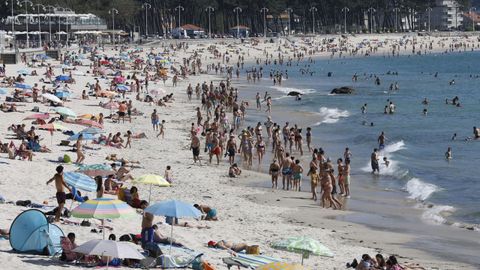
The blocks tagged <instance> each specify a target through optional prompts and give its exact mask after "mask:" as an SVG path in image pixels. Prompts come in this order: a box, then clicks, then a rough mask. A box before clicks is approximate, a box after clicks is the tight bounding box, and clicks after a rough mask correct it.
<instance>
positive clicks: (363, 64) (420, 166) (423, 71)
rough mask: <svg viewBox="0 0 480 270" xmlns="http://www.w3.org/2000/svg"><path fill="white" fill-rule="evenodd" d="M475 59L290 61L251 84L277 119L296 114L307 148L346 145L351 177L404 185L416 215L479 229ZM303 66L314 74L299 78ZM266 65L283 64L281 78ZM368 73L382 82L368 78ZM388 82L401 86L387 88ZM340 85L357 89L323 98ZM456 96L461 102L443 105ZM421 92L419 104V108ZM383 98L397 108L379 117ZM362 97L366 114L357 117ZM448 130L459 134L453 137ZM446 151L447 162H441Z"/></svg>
mask: <svg viewBox="0 0 480 270" xmlns="http://www.w3.org/2000/svg"><path fill="white" fill-rule="evenodd" d="M479 59H480V53H477V52H464V53H452V54H432V55H422V56H402V57H381V56H378V57H364V58H353V59H323V60H322V59H317V60H315V62H313V63H306V62H300V63H299V65H298V66H297V64H296V63H293V65H292V66H291V67H286V66H267V67H266V68H264V70H265V71H266V74H264V78H263V79H262V82H261V84H260V85H261V87H259V88H257V90H258V89H261V91H262V93H261V95H262V96H263V91H268V92H269V94H271V95H272V96H273V99H274V103H273V106H274V107H275V108H276V109H277V113H278V114H280V115H281V114H283V117H281V118H284V119H288V115H295V116H298V115H299V116H301V117H303V118H304V119H303V120H301V119H302V118H301V117H300V118H299V117H295V119H290V122H291V124H294V123H298V122H302V123H304V124H305V125H306V126H310V127H312V129H313V134H314V141H315V146H317V147H318V146H322V147H324V149H325V150H326V151H327V155H328V156H329V157H330V158H332V160H333V161H335V160H336V159H337V158H339V157H343V150H344V148H345V147H349V148H350V149H351V151H352V152H353V158H352V169H353V171H354V172H355V173H360V174H365V175H368V177H374V178H375V180H376V181H372V182H371V184H372V185H376V186H378V187H380V188H382V189H393V190H398V191H404V192H405V199H407V200H412V201H417V202H418V205H419V207H421V208H424V209H425V212H424V214H423V216H422V217H423V218H424V219H425V220H427V221H428V222H432V223H448V224H460V223H462V224H465V223H466V224H473V225H478V224H480V202H479V197H480V195H479V193H478V190H480V177H479V175H480V166H479V165H480V163H479V161H480V140H479V141H475V140H470V139H468V138H470V137H472V136H473V129H472V128H473V126H480V108H479V104H480V78H478V77H477V76H478V75H480V65H478V60H479ZM306 65H308V66H306ZM301 69H304V70H307V69H308V70H309V71H311V72H313V73H309V72H307V73H305V74H302V73H301ZM270 70H273V71H276V70H279V71H283V72H285V70H288V79H286V80H284V81H283V83H282V85H281V86H279V85H275V86H273V85H272V82H271V81H270V80H267V79H266V77H268V73H269V72H270ZM389 71H390V72H389ZM329 72H331V76H327V74H328V73H329ZM387 73H390V74H397V73H398V75H387ZM354 74H357V76H358V81H356V82H354V81H353V80H352V76H353V75H354ZM375 76H378V77H379V78H380V85H376V84H375ZM392 83H393V84H395V83H397V85H398V87H399V89H398V90H396V91H390V85H391V84H392ZM260 85H259V86H260ZM342 86H349V87H353V88H354V89H355V93H354V94H353V95H331V94H330V91H331V90H332V89H333V88H335V87H342ZM290 91H298V92H300V93H302V94H304V95H303V96H302V98H301V100H295V98H293V97H286V94H288V92H290ZM252 95H253V96H254V93H252ZM455 96H458V97H459V99H460V100H459V102H460V104H461V107H456V106H454V105H447V104H446V103H445V100H446V99H448V100H450V102H451V100H452V99H453V98H454V97H455ZM424 98H427V100H428V101H429V104H428V105H427V106H426V105H423V104H422V101H423V100H424ZM389 101H392V102H393V103H394V104H395V105H396V111H395V113H394V114H384V107H385V105H387V104H388V102H389ZM365 103H366V104H367V112H366V113H365V114H362V113H361V107H362V105H363V104H365ZM279 108H280V109H281V110H280V112H279V111H278V109H279ZM425 108H426V109H427V114H424V113H423V110H424V109H425ZM276 116H278V115H276ZM277 119H278V118H277ZM274 120H275V117H274ZM371 123H373V126H371V125H370V124H371ZM280 124H281V125H282V126H283V123H280ZM304 128H305V127H304ZM382 131H384V132H385V134H386V137H387V143H386V147H385V149H383V150H382V151H381V152H380V156H381V157H384V156H386V157H387V158H388V160H389V161H390V165H389V167H388V168H387V167H386V166H385V165H384V164H382V163H383V161H381V168H380V175H379V176H371V168H370V154H371V153H372V151H373V149H374V148H377V147H378V143H377V138H378V136H379V135H380V133H381V132H382ZM454 133H456V134H457V137H456V139H455V140H452V136H453V134H454ZM448 147H451V148H452V153H453V158H452V159H451V160H450V161H447V160H446V159H445V152H446V151H447V148H448ZM447 217H448V219H447Z"/></svg>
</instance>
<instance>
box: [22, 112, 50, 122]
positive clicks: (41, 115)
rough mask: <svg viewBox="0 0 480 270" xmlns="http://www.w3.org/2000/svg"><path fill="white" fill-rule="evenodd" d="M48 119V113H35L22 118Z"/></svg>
mask: <svg viewBox="0 0 480 270" xmlns="http://www.w3.org/2000/svg"><path fill="white" fill-rule="evenodd" d="M48 118H50V114H49V113H35V114H32V115H29V116H27V117H25V118H23V120H33V119H48Z"/></svg>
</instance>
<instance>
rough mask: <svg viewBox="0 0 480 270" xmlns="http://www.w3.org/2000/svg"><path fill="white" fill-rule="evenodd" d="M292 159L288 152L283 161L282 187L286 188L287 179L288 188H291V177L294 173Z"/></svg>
mask: <svg viewBox="0 0 480 270" xmlns="http://www.w3.org/2000/svg"><path fill="white" fill-rule="evenodd" d="M291 166H292V159H291V158H290V154H289V153H286V154H285V158H284V159H283V161H282V185H283V187H282V189H285V181H287V190H288V189H289V184H290V179H291V175H292V168H291Z"/></svg>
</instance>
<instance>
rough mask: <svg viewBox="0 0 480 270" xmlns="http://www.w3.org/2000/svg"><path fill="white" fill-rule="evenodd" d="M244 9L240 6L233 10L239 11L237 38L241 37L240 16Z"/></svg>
mask: <svg viewBox="0 0 480 270" xmlns="http://www.w3.org/2000/svg"><path fill="white" fill-rule="evenodd" d="M242 11H243V10H242V9H241V8H240V7H236V8H234V9H233V12H236V13H237V38H240V18H239V13H240V12H242Z"/></svg>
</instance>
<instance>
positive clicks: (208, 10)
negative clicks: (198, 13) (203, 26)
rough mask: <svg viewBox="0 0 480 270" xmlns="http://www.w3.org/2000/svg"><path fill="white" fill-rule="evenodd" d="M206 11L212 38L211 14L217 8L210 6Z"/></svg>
mask: <svg viewBox="0 0 480 270" xmlns="http://www.w3.org/2000/svg"><path fill="white" fill-rule="evenodd" d="M205 11H206V12H208V37H209V38H212V23H211V20H210V16H211V14H212V12H214V11H215V9H214V8H213V7H212V6H208V7H207V8H206V9H205Z"/></svg>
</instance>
